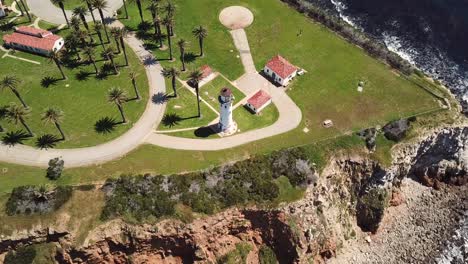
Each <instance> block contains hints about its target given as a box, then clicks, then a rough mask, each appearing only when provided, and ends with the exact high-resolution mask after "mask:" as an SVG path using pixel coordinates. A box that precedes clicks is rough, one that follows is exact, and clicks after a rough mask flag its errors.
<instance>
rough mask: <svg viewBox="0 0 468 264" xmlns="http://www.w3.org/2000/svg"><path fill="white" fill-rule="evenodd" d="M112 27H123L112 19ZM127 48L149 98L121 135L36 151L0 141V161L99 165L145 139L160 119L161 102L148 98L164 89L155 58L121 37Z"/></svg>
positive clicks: (133, 40) (132, 38) (138, 44)
mask: <svg viewBox="0 0 468 264" xmlns="http://www.w3.org/2000/svg"><path fill="white" fill-rule="evenodd" d="M112 26H119V27H123V25H122V24H121V23H120V22H118V21H116V22H114V23H113V24H112ZM125 41H126V42H127V44H128V45H129V46H130V48H131V49H133V50H134V52H135V53H136V54H137V55H138V57H139V58H140V60H141V61H142V62H143V63H145V68H146V75H147V77H148V84H149V90H150V91H149V97H150V99H149V100H148V103H147V105H146V109H145V112H144V113H143V115H142V116H141V118H140V119H139V120H138V121H137V122H136V123H135V124H134V125H133V127H132V128H131V129H130V130H128V131H127V132H126V133H125V134H123V135H122V136H120V137H118V138H116V139H114V140H112V141H110V142H107V143H105V144H102V145H97V146H93V147H87V148H78V149H50V150H40V149H36V148H33V147H29V146H24V145H17V146H14V147H8V146H5V145H2V144H0V161H3V162H9V163H16V164H21V165H30V166H41V167H44V166H47V164H48V162H49V160H50V159H52V158H56V157H61V158H62V159H63V160H64V161H65V166H66V167H67V168H71V167H80V166H89V165H93V164H100V163H104V162H108V161H111V160H114V159H117V158H120V157H122V156H123V155H125V154H127V153H128V152H130V151H132V150H133V149H135V148H137V147H138V146H139V145H140V144H141V143H143V142H144V141H145V138H146V136H147V135H148V134H149V133H150V132H151V131H153V129H154V126H155V125H157V124H159V123H160V122H161V119H162V117H163V114H164V111H165V107H166V106H165V104H155V103H153V101H152V100H151V97H152V96H153V95H155V94H158V93H162V94H164V93H165V92H166V87H165V82H164V78H163V76H162V75H161V70H162V68H161V66H160V65H159V64H158V63H157V62H156V59H155V58H154V57H153V56H152V55H151V54H150V53H149V52H148V51H146V50H145V49H144V48H143V47H142V45H143V43H142V42H141V41H140V40H138V39H137V38H136V37H135V36H134V35H128V37H127V38H126V39H125Z"/></svg>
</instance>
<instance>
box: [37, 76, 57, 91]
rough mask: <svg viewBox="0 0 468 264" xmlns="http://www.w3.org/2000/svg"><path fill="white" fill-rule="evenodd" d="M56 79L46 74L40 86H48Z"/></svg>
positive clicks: (55, 81)
mask: <svg viewBox="0 0 468 264" xmlns="http://www.w3.org/2000/svg"><path fill="white" fill-rule="evenodd" d="M58 81H59V79H57V78H54V77H50V76H46V77H44V78H42V80H41V86H42V87H44V88H49V86H51V85H56V84H57V82H58Z"/></svg>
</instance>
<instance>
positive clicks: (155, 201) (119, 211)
mask: <svg viewBox="0 0 468 264" xmlns="http://www.w3.org/2000/svg"><path fill="white" fill-rule="evenodd" d="M313 173H314V171H313V169H312V168H311V167H310V166H309V162H308V161H307V159H306V155H305V152H304V151H303V150H302V149H293V150H283V151H280V152H275V153H273V154H271V155H268V156H257V157H253V158H251V159H247V160H244V161H239V162H236V163H234V164H229V165H224V166H221V167H218V168H214V169H211V170H208V171H201V172H193V173H186V174H180V175H170V176H162V175H159V176H150V175H145V176H132V175H128V176H122V177H120V178H119V179H109V180H108V181H107V182H106V184H105V185H104V187H103V190H104V192H105V193H106V205H105V207H104V209H103V213H102V218H103V219H104V220H105V219H110V218H114V217H122V216H123V217H129V218H135V219H136V220H143V219H147V218H151V217H155V218H160V217H165V216H173V215H174V214H175V209H174V208H175V205H176V204H183V205H185V206H188V207H190V208H191V209H192V210H193V211H194V212H197V213H203V214H212V213H214V212H216V211H218V210H220V209H223V208H226V207H230V206H234V205H245V204H248V203H256V204H265V203H269V202H273V201H275V200H276V199H277V198H278V196H279V193H280V192H279V187H278V185H277V184H276V181H275V179H277V178H278V177H280V176H286V177H287V178H288V179H289V181H290V182H291V184H292V185H293V186H294V187H297V186H303V185H305V184H306V182H307V179H308V178H310V176H311V175H313Z"/></svg>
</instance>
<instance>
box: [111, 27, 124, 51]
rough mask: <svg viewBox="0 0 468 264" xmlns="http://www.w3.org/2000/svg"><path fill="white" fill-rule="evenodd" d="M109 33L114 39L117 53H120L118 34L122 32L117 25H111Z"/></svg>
mask: <svg viewBox="0 0 468 264" xmlns="http://www.w3.org/2000/svg"><path fill="white" fill-rule="evenodd" d="M110 33H111V35H112V37H114V40H115V46H116V47H117V54H120V53H121V51H120V35H121V34H122V30H121V29H120V28H119V27H112V28H111V29H110Z"/></svg>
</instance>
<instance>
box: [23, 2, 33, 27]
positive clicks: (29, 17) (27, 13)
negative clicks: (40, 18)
mask: <svg viewBox="0 0 468 264" xmlns="http://www.w3.org/2000/svg"><path fill="white" fill-rule="evenodd" d="M20 2H21V4H22V5H23V8H24V12H26V15H27V16H28V20H29V22H31V21H32V20H31V14H29V11H28V8H27V7H26V5H25V4H24V2H23V0H20Z"/></svg>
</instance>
